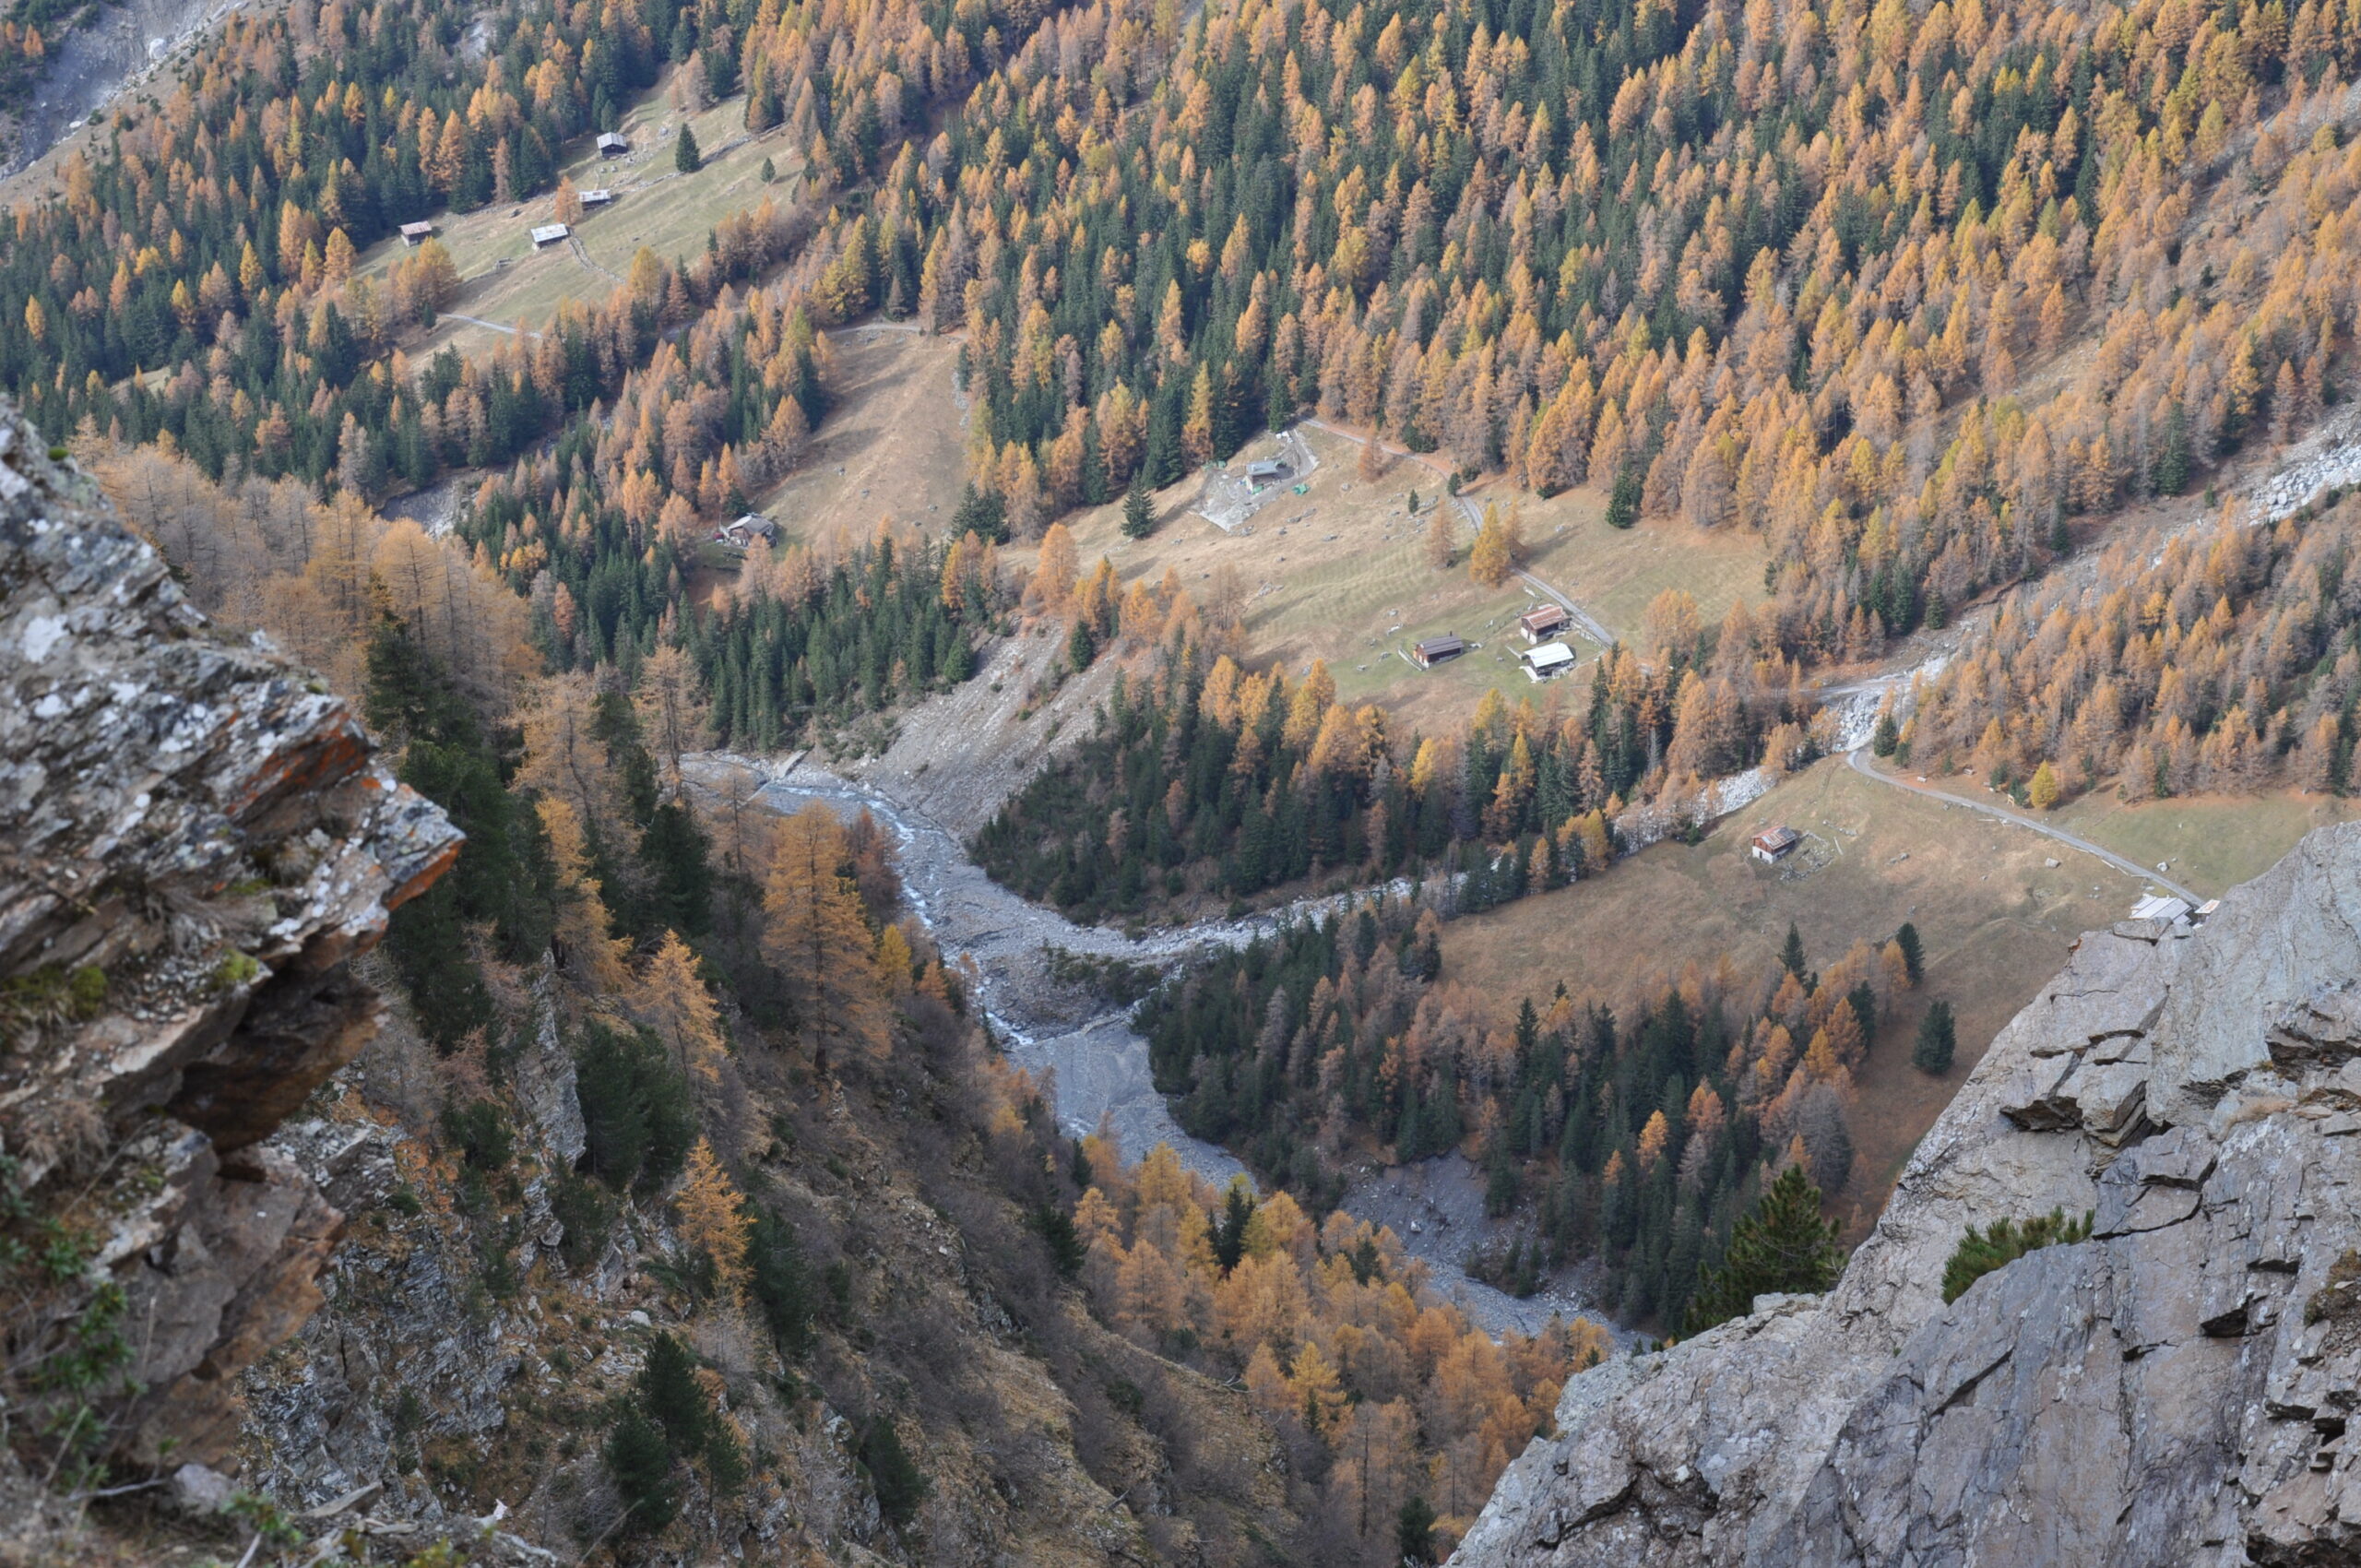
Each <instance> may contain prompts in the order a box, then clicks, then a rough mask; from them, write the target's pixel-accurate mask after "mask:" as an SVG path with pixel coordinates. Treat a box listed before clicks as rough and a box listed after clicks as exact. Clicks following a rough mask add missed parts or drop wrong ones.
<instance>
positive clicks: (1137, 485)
mask: <svg viewBox="0 0 2361 1568" xmlns="http://www.w3.org/2000/svg"><path fill="white" fill-rule="evenodd" d="M1155 531H1156V500H1155V497H1153V496H1151V495H1150V494H1149V493H1148V489H1147V486H1146V485H1145V483H1143V482H1142V481H1141V478H1140V476H1139V475H1137V474H1133V476H1132V487H1131V489H1129V490H1127V491H1125V492H1124V493H1123V532H1124V533H1125V534H1126V535H1127V536H1128V537H1130V538H1133V539H1145V538H1146V537H1147V536H1148V535H1150V534H1152V533H1154V532H1155Z"/></svg>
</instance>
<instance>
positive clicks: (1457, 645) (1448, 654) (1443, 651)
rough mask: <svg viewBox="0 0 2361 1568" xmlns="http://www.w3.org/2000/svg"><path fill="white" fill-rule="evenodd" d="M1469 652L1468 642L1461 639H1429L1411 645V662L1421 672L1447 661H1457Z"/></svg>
mask: <svg viewBox="0 0 2361 1568" xmlns="http://www.w3.org/2000/svg"><path fill="white" fill-rule="evenodd" d="M1466 651H1467V644H1466V642H1465V640H1464V639H1462V638H1459V637H1429V638H1428V639H1427V640H1426V641H1424V642H1420V643H1412V644H1411V645H1410V662H1411V663H1413V664H1416V665H1417V666H1418V668H1419V669H1421V670H1431V669H1433V668H1434V667H1435V666H1436V665H1438V664H1441V663H1442V661H1443V660H1444V659H1457V658H1458V657H1459V656H1460V655H1461V654H1463V653H1465V652H1466Z"/></svg>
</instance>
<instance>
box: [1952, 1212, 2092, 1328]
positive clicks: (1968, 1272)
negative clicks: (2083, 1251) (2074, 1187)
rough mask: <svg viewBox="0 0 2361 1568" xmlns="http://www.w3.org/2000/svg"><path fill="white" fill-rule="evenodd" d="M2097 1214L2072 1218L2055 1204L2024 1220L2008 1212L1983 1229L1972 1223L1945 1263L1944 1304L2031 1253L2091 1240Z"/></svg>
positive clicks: (1956, 1298) (1956, 1299)
mask: <svg viewBox="0 0 2361 1568" xmlns="http://www.w3.org/2000/svg"><path fill="white" fill-rule="evenodd" d="M2094 1218H2095V1217H2094V1215H2091V1214H2089V1213H2085V1214H2084V1215H2083V1216H2082V1218H2080V1219H2069V1218H2066V1211H2065V1210H2064V1209H2063V1208H2053V1209H2051V1210H2050V1211H2049V1212H2048V1213H2047V1214H2039V1215H2035V1217H2034V1218H2031V1219H2028V1220H2025V1221H2023V1223H2016V1222H2013V1221H2011V1220H2010V1219H2009V1218H2008V1217H2007V1216H2005V1215H2004V1216H2002V1217H2001V1218H1999V1219H1996V1220H1994V1221H1993V1222H1992V1223H1991V1224H1990V1225H1989V1226H1988V1227H1987V1228H1986V1229H1984V1230H1982V1231H1980V1232H1979V1231H1978V1230H1977V1229H1975V1226H1973V1225H1971V1226H1969V1227H1968V1228H1967V1234H1965V1235H1964V1236H1962V1237H1961V1238H1960V1242H1959V1246H1958V1248H1957V1249H1956V1250H1954V1251H1953V1252H1952V1256H1951V1262H1950V1263H1948V1264H1946V1265H1944V1267H1943V1301H1944V1304H1945V1305H1949V1304H1950V1303H1951V1302H1952V1301H1958V1300H1959V1299H1960V1297H1962V1296H1964V1295H1965V1294H1966V1293H1967V1288H1968V1287H1969V1286H1971V1285H1973V1284H1975V1282H1976V1281H1977V1280H1979V1279H1981V1278H1983V1277H1985V1276H1986V1275H1987V1274H1989V1273H1991V1272H1992V1271H1993V1270H1994V1269H1996V1268H2000V1267H2004V1266H2005V1265H2009V1264H2011V1263H2014V1262H2015V1261H2016V1260H2017V1259H2019V1258H2021V1257H2023V1256H2024V1255H2025V1254H2026V1253H2030V1252H2036V1251H2038V1250H2040V1249H2041V1248H2043V1247H2054V1246H2060V1245H2070V1244H2071V1243H2073V1242H2076V1241H2088V1240H2089V1239H2090V1235H2091V1225H2092V1222H2093V1220H2094Z"/></svg>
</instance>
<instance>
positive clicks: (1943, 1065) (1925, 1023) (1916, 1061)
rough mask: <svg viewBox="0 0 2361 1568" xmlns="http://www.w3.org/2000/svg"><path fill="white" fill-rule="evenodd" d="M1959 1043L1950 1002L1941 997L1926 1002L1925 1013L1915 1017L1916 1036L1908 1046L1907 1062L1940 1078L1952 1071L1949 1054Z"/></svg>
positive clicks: (1950, 1055) (1950, 1054)
mask: <svg viewBox="0 0 2361 1568" xmlns="http://www.w3.org/2000/svg"><path fill="white" fill-rule="evenodd" d="M1958 1046H1959V1040H1958V1038H1957V1029H1956V1028H1955V1026H1954V1025H1953V1024H1952V1004H1950V1003H1948V1002H1945V1001H1943V1000H1941V999H1940V998H1938V999H1936V1000H1935V1001H1933V1002H1930V1003H1928V1004H1927V1015H1926V1016H1925V1017H1923V1018H1920V1019H1919V1020H1918V1039H1917V1043H1916V1045H1914V1046H1913V1047H1912V1048H1911V1051H1910V1064H1911V1065H1912V1066H1913V1067H1916V1068H1917V1069H1918V1070H1919V1071H1920V1072H1922V1073H1931V1074H1933V1075H1935V1076H1937V1077H1940V1076H1942V1075H1944V1074H1945V1073H1948V1072H1950V1071H1951V1070H1952V1051H1955V1050H1957V1049H1958Z"/></svg>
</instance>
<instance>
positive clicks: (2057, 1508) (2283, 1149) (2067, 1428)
mask: <svg viewBox="0 0 2361 1568" xmlns="http://www.w3.org/2000/svg"><path fill="white" fill-rule="evenodd" d="M2356 1193H2361V826H2344V827H2336V828H2329V829H2324V830H2322V831H2320V832H2319V833H2316V834H2314V835H2312V836H2311V837H2308V838H2307V839H2305V840H2304V841H2303V842H2302V843H2301V844H2300V845H2298V846H2297V847H2296V849H2294V850H2293V851H2291V852H2290V853H2289V855H2288V856H2287V858H2286V859H2285V860H2284V861H2282V862H2281V863H2280V864H2279V865H2278V866H2277V867H2276V868H2274V869H2273V870H2272V871H2271V872H2270V873H2266V874H2265V875H2264V876H2262V877H2260V878H2259V879H2257V880H2256V881H2255V882H2253V883H2250V884H2248V885H2247V886H2245V887H2243V888H2240V889H2238V890H2237V891H2236V892H2235V893H2233V894H2232V895H2231V896H2230V897H2228V898H2227V899H2225V901H2224V904H2223V908H2222V910H2221V912H2220V913H2219V914H2218V915H2216V916H2215V917H2214V919H2213V921H2210V922H2208V923H2207V924H2206V925H2205V926H2204V927H2203V928H2202V929H2201V930H2200V931H2197V932H2193V933H2191V932H2176V931H2172V930H2169V929H2166V928H2164V927H2162V926H2159V925H2156V924H2153V923H2147V922H2125V923H2122V924H2118V925H2117V926H2115V927H2114V928H2113V929H2111V930H2109V931H2105V932H2094V933H2092V934H2090V935H2087V936H2085V937H2084V938H2083V939H2082V942H2081V944H2079V945H2078V947H2077V949H2076V951H2075V954H2074V956H2073V958H2072V960H2071V961H2070V963H2069V964H2068V965H2067V967H2066V969H2065V971H2064V972H2063V973H2061V974H2060V975H2059V976H2058V978H2057V979H2056V980H2054V981H2052V982H2051V984H2050V985H2049V986H2048V987H2047V989H2046V990H2045V991H2044V992H2042V994H2041V995H2040V996H2039V997H2038V998H2037V999H2036V1000H2035V1002H2034V1003H2033V1004H2031V1005H2030V1006H2028V1007H2027V1008H2026V1009H2025V1010H2024V1011H2023V1013H2021V1014H2019V1015H2018V1016H2017V1017H2016V1018H2015V1019H2014V1020H2013V1021H2011V1023H2010V1024H2009V1026H2008V1027H2007V1028H2005V1029H2003V1030H2002V1031H2001V1033H2000V1035H1999V1037H1998V1038H1997V1039H1995V1040H1994V1042H1993V1046H1992V1049H1991V1051H1990V1052H1989V1053H1988V1054H1987V1056H1986V1057H1985V1058H1984V1060H1983V1062H1982V1063H1980V1064H1979V1066H1978V1067H1977V1069H1976V1070H1975V1073H1974V1074H1973V1075H1971V1076H1970V1078H1969V1079H1968V1081H1967V1082H1966V1084H1965V1085H1964V1087H1962V1089H1961V1091H1960V1093H1959V1096H1958V1098H1957V1099H1956V1100H1954V1101H1953V1103H1952V1106H1951V1108H1950V1109H1949V1110H1948V1111H1946V1112H1945V1113H1944V1115H1943V1117H1942V1118H1941V1120H1940V1121H1939V1122H1938V1123H1936V1125H1935V1126H1934V1128H1933V1129H1932V1130H1931V1131H1930V1132H1929V1133H1928V1135H1927V1137H1926V1139H1925V1140H1924V1142H1923V1143H1921V1145H1920V1146H1919V1148H1918V1150H1917V1153H1916V1155H1915V1156H1914V1157H1913V1158H1912V1160H1911V1162H1910V1164H1909V1166H1908V1168H1907V1169H1906V1170H1904V1173H1903V1176H1902V1179H1901V1181H1900V1182H1899V1183H1898V1184H1897V1185H1896V1187H1895V1189H1894V1192H1893V1195H1892V1199H1891V1201H1890V1202H1889V1203H1888V1205H1887V1207H1886V1212H1885V1215H1884V1217H1883V1218H1881V1219H1880V1221H1879V1224H1878V1227H1877V1229H1876V1230H1875V1232H1874V1233H1873V1234H1872V1235H1871V1237H1870V1239H1869V1241H1867V1242H1865V1243H1864V1244H1863V1245H1862V1247H1861V1248H1860V1250H1859V1251H1858V1252H1857V1253H1855V1254H1854V1256H1853V1258H1852V1260H1851V1262H1850V1264H1849V1265H1848V1266H1847V1267H1846V1268H1845V1273H1844V1276H1843V1277H1842V1278H1841V1280H1840V1281H1839V1282H1838V1284H1837V1286H1836V1288H1835V1289H1833V1290H1832V1291H1831V1292H1829V1293H1828V1294H1827V1295H1825V1296H1820V1297H1762V1298H1758V1299H1757V1301H1756V1302H1755V1307H1756V1311H1755V1312H1754V1313H1753V1314H1752V1315H1751V1316H1749V1317H1746V1318H1742V1319H1739V1320H1737V1321H1735V1322H1732V1323H1729V1324H1724V1325H1723V1326H1721V1327H1720V1328H1717V1329H1715V1330H1714V1331H1713V1332H1711V1333H1709V1334H1705V1335H1703V1336H1699V1337H1698V1338H1696V1339H1694V1340H1692V1341H1690V1342H1689V1343H1686V1344H1683V1345H1679V1346H1677V1347H1675V1348H1672V1349H1671V1350H1668V1351H1667V1352H1664V1353H1662V1354H1659V1355H1655V1356H1651V1357H1647V1358H1644V1359H1634V1360H1619V1361H1614V1362H1610V1363H1608V1364H1607V1365H1605V1366H1602V1367H1600V1368H1598V1369H1596V1370H1595V1371H1593V1372H1588V1373H1585V1374H1584V1375H1582V1376H1579V1377H1577V1378H1575V1379H1573V1380H1572V1382H1571V1383H1570V1384H1568V1385H1567V1388H1566V1391H1565V1395H1564V1397H1563V1399H1562V1401H1561V1403H1560V1407H1559V1410H1558V1420H1557V1425H1558V1435H1556V1436H1554V1437H1549V1438H1544V1439H1538V1440H1536V1442H1535V1443H1533V1444H1532V1445H1531V1447H1529V1448H1528V1449H1527V1451H1526V1452H1525V1455H1523V1456H1522V1457H1521V1458H1519V1459H1518V1460H1517V1462H1516V1463H1515V1464H1514V1465H1513V1467H1511V1468H1510V1470H1509V1471H1508V1472H1507V1473H1506V1474H1505V1475H1504V1476H1503V1477H1502V1478H1501V1483H1500V1486H1499V1487H1498V1489H1497V1491H1495V1493H1494V1496H1493V1498H1492V1501H1491V1503H1489V1506H1488V1507H1487V1508H1486V1510H1485V1512H1484V1515H1483V1516H1482V1518H1481V1519H1480V1520H1479V1522H1478V1523H1477V1526H1476V1527H1475V1528H1474V1529H1473V1530H1472V1531H1471V1532H1470V1533H1469V1535H1468V1536H1467V1538H1466V1539H1465V1543H1464V1544H1463V1546H1462V1547H1461V1549H1460V1550H1459V1552H1458V1554H1457V1555H1456V1556H1455V1557H1454V1558H1453V1562H1455V1563H1459V1564H1463V1565H1466V1568H1494V1565H1499V1568H1508V1565H1512V1564H1513V1565H1516V1568H1540V1565H1543V1564H1548V1565H1550V1568H1576V1565H1588V1564H1594V1563H1596V1564H1608V1563H1614V1564H1626V1563H1635V1562H1649V1563H1667V1564H1674V1563H1678V1564H1688V1563H1700V1564H1703V1563H1708V1562H1711V1563H1716V1564H1728V1563H1763V1564H1774V1563H1775V1564H1781V1565H1787V1564H1798V1565H1816V1564H1827V1565H1832V1568H1833V1565H1837V1564H1847V1565H1850V1564H1871V1563H1877V1564H1885V1563H1895V1564H1899V1563H1905V1562H1906V1563H1910V1564H1914V1565H1917V1568H1929V1565H1934V1564H1944V1563H1965V1562H2008V1563H2012V1564H2049V1563H2055V1564H2060V1565H2084V1564H2099V1563H2110V1564H2112V1563H2121V1564H2133V1563H2158V1564H2162V1563H2176V1564H2178V1563H2208V1564H2213V1563H2221V1564H2229V1563H2261V1564H2296V1563H2307V1564H2309V1563H2329V1562H2356V1561H2361V1467H2356V1463H2357V1461H2356V1455H2355V1451H2354V1449H2353V1448H2352V1447H2350V1446H2349V1445H2348V1444H2347V1443H2346V1442H2345V1426H2346V1422H2347V1420H2349V1419H2350V1418H2351V1416H2352V1414H2353V1412H2354V1409H2355V1405H2356V1403H2361V1212H2356V1204H2355V1195H2356ZM2053 1206H2062V1207H2063V1208H2064V1209H2065V1210H2066V1211H2067V1212H2068V1213H2069V1214H2071V1215H2081V1214H2082V1213H2084V1212H2085V1211H2088V1212H2090V1213H2092V1214H2093V1215H2094V1218H2095V1223H2094V1228H2093V1231H2092V1235H2091V1237H2090V1239H2089V1240H2088V1241H2082V1242H2078V1243H2075V1244H2070V1245H2058V1246H2051V1247H2048V1248H2045V1249H2043V1250H2040V1251H2036V1252H2033V1253H2027V1254H2026V1255H2024V1256H2023V1257H2022V1258H2019V1259H2018V1260H2016V1261H2015V1262H2013V1263H2011V1264H2010V1265H2007V1266H2005V1267H2003V1268H2000V1269H1999V1270H1997V1271H1995V1272H1993V1273H1991V1274H1988V1275H1987V1276H1985V1277H1983V1278H1981V1279H1980V1280H1978V1281H1977V1282H1976V1283H1975V1284H1974V1285H1972V1286H1971V1287H1970V1288H1969V1289H1967V1290H1966V1291H1965V1292H1964V1294H1963V1295H1961V1297H1960V1298H1959V1300H1958V1301H1956V1302H1954V1303H1952V1305H1950V1306H1948V1307H1947V1306H1945V1305H1944V1303H1943V1301H1942V1299H1941V1294H1940V1286H1941V1282H1942V1277H1943V1270H1944V1265H1945V1262H1946V1261H1947V1259H1948V1258H1949V1257H1950V1255H1951V1253H1952V1250H1953V1249H1954V1248H1955V1247H1956V1246H1957V1245H1958V1243H1959V1241H1960V1238H1961V1235H1962V1232H1963V1231H1964V1229H1965V1228H1966V1227H1967V1226H1969V1225H1978V1226H1982V1225H1987V1224H1989V1223H1990V1222H1992V1221H1994V1220H1997V1219H2000V1218H2011V1219H2024V1218H2030V1217H2033V1216H2035V1215H2041V1214H2047V1213H2048V1212H2049V1211H2050V1209H2051V1208H2052V1207H2053Z"/></svg>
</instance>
